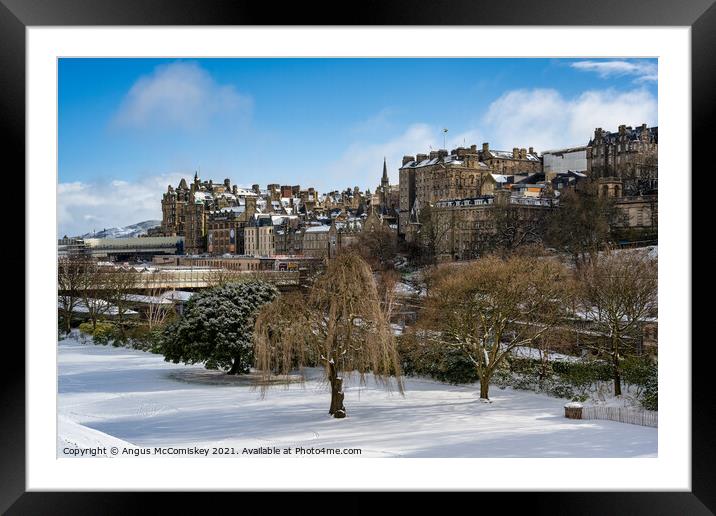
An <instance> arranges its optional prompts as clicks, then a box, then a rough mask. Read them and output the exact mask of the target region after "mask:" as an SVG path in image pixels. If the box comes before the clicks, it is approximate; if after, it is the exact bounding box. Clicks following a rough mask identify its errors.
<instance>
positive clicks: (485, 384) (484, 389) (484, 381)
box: [480, 374, 490, 401]
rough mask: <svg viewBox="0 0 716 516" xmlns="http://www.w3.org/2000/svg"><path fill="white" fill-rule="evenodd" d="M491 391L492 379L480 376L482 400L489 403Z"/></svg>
mask: <svg viewBox="0 0 716 516" xmlns="http://www.w3.org/2000/svg"><path fill="white" fill-rule="evenodd" d="M489 390H490V378H489V377H488V376H487V375H484V374H483V375H480V399H481V400H487V401H489V400H490V398H489V396H488V391H489Z"/></svg>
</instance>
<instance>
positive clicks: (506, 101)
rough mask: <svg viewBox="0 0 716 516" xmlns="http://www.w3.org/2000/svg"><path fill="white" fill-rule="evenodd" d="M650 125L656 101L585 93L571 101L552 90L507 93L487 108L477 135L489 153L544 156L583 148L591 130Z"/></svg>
mask: <svg viewBox="0 0 716 516" xmlns="http://www.w3.org/2000/svg"><path fill="white" fill-rule="evenodd" d="M656 122H657V100H656V98H655V97H654V95H652V94H651V93H650V92H649V91H647V90H645V89H636V90H633V91H626V92H619V91H615V90H611V89H610V90H594V91H585V92H583V93H581V94H580V95H578V96H577V97H574V98H565V97H564V96H563V95H562V94H561V93H560V92H558V91H556V90H552V89H534V90H513V91H509V92H507V93H505V94H503V95H502V96H500V97H499V98H498V99H497V100H495V101H494V102H492V104H490V107H489V109H488V111H487V114H486V115H485V116H484V118H483V126H482V129H483V131H482V133H483V134H487V135H489V141H490V146H491V147H493V148H498V149H504V150H511V149H512V147H525V148H526V147H534V148H535V149H536V150H538V151H544V150H549V149H554V148H559V147H564V146H569V145H584V144H586V143H587V142H588V141H589V138H590V137H591V136H592V135H593V134H594V129H595V128H596V127H602V128H604V129H605V130H612V131H613V130H616V128H617V127H618V126H619V125H621V124H625V125H631V126H635V125H638V124H641V123H647V124H649V125H654V124H656Z"/></svg>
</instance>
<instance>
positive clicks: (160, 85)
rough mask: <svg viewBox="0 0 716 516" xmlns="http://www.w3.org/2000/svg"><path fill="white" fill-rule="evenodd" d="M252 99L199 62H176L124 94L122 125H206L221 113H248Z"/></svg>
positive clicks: (120, 114) (118, 116)
mask: <svg viewBox="0 0 716 516" xmlns="http://www.w3.org/2000/svg"><path fill="white" fill-rule="evenodd" d="M251 104H252V101H251V99H250V98H249V97H248V96H244V95H242V94H240V93H239V92H238V91H237V90H236V88H235V87H234V86H233V85H222V84H218V83H217V82H216V81H215V80H214V79H213V77H212V76H211V75H210V74H209V73H208V72H207V71H206V70H204V69H203V68H201V67H200V66H199V65H198V64H197V63H192V62H174V63H170V64H167V65H161V66H158V67H157V68H156V69H155V70H154V72H153V73H151V74H150V75H146V76H143V77H140V78H139V79H138V80H137V81H136V82H135V83H134V84H133V85H132V87H131V88H130V90H129V92H127V94H126V96H125V97H124V99H123V101H122V103H121V105H120V107H119V110H118V111H117V113H116V115H115V118H114V122H115V123H116V125H118V126H123V127H133V128H146V127H167V126H171V127H180V128H182V129H192V128H198V127H203V126H205V125H206V124H207V122H208V121H209V120H210V119H213V118H215V117H217V116H231V117H242V116H248V111H249V110H250V108H251Z"/></svg>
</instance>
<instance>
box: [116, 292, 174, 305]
mask: <svg viewBox="0 0 716 516" xmlns="http://www.w3.org/2000/svg"><path fill="white" fill-rule="evenodd" d="M124 299H126V300H127V301H130V302H133V303H143V304H147V305H151V304H156V305H170V304H171V303H172V302H171V301H170V300H168V299H164V298H162V297H160V296H144V295H142V294H126V295H125V296H124Z"/></svg>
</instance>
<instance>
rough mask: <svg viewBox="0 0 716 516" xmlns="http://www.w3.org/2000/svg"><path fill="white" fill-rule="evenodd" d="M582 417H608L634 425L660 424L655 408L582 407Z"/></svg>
mask: <svg viewBox="0 0 716 516" xmlns="http://www.w3.org/2000/svg"><path fill="white" fill-rule="evenodd" d="M582 419H608V420H610V421H619V422H621V423H630V424H632V425H642V426H653V427H657V426H659V413H658V412H656V411H654V410H640V409H633V408H626V407H600V406H594V405H587V406H586V407H582Z"/></svg>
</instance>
